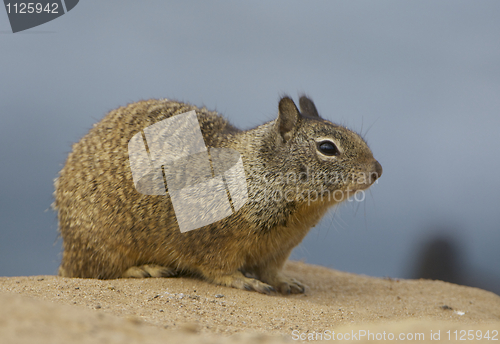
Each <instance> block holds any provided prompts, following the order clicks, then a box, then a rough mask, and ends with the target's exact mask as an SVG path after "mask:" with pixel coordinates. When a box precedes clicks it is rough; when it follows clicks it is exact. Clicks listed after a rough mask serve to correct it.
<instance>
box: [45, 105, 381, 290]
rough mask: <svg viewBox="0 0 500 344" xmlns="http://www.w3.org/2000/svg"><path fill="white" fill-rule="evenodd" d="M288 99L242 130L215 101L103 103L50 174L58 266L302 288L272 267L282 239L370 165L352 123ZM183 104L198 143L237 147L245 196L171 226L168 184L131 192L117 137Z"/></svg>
mask: <svg viewBox="0 0 500 344" xmlns="http://www.w3.org/2000/svg"><path fill="white" fill-rule="evenodd" d="M299 105H300V111H299V110H298V109H297V107H296V105H295V104H294V102H293V100H292V99H290V98H289V97H283V98H282V99H281V100H280V102H279V109H278V117H277V119H276V120H273V121H270V122H267V123H265V124H263V125H260V126H258V127H256V128H254V129H250V130H246V131H242V130H239V129H237V128H235V127H233V126H232V125H231V124H229V122H228V121H227V120H225V119H224V118H223V117H221V116H220V115H219V114H217V113H216V112H210V111H208V110H207V109H206V108H201V109H200V108H197V107H195V106H192V105H189V104H186V103H180V102H176V101H170V100H166V99H163V100H146V101H139V102H136V103H132V104H129V105H127V106H126V107H121V108H118V109H116V110H113V111H111V112H110V113H108V114H107V115H106V116H105V117H104V118H103V119H102V120H101V121H100V122H98V123H97V124H95V125H94V126H93V128H92V129H91V130H90V131H89V133H88V134H87V135H85V136H84V137H83V138H82V139H81V140H80V142H78V143H76V144H74V145H73V150H72V152H71V153H70V154H69V156H68V159H67V161H66V164H65V166H64V167H63V169H62V170H61V171H60V173H59V176H58V178H57V179H56V180H55V193H54V195H55V202H54V208H55V209H57V211H58V218H59V230H60V233H61V236H62V238H63V257H62V263H61V266H60V268H59V275H61V276H66V277H84V278H101V279H110V278H120V277H173V276H177V275H180V274H190V275H196V276H200V277H202V278H204V279H206V280H208V281H211V282H213V283H216V284H220V285H225V286H232V287H235V288H240V289H247V290H255V291H258V292H261V293H266V294H267V293H270V292H273V291H279V292H281V293H284V294H288V293H303V292H304V286H303V285H302V284H301V283H300V282H298V281H296V280H294V279H292V278H289V277H287V276H285V275H284V274H283V273H282V271H281V270H282V267H283V265H284V263H285V261H286V260H287V258H288V256H289V255H290V252H291V250H292V249H293V248H294V247H295V246H297V245H298V244H299V243H300V242H301V241H302V239H303V238H304V237H305V235H306V234H307V232H308V231H309V229H310V228H311V227H313V226H315V225H316V224H317V223H318V221H319V220H320V219H321V217H322V216H323V215H324V214H325V212H326V211H327V209H328V208H329V207H331V206H333V205H335V204H337V203H339V202H341V201H343V200H345V199H347V198H348V197H351V196H352V195H353V194H354V192H356V191H359V190H364V189H366V188H368V187H369V186H370V185H372V184H373V182H374V181H375V180H376V179H377V178H379V177H380V175H381V174H382V167H381V165H380V164H379V163H378V162H377V160H375V159H374V158H373V155H372V152H371V151H370V149H369V148H368V146H367V144H366V143H365V141H364V140H363V139H362V138H361V137H360V136H359V135H358V134H356V133H354V132H353V131H351V130H349V129H347V128H345V127H343V126H340V125H336V124H333V123H331V122H329V121H327V120H325V119H322V118H321V117H320V116H319V115H318V112H317V110H316V107H315V105H314V103H313V102H312V101H311V100H310V99H309V98H307V97H305V96H302V97H301V98H300V102H299ZM192 110H194V111H195V112H196V116H195V118H197V120H198V122H199V127H200V129H201V132H202V135H203V140H204V142H205V144H206V146H207V147H208V148H209V149H211V148H231V149H234V150H235V151H237V152H239V153H240V154H241V157H242V161H243V166H244V174H245V177H246V183H247V186H248V198H247V200H246V203H245V204H244V205H243V206H242V207H241V208H240V209H239V210H237V211H236V212H234V213H232V215H230V216H228V217H226V218H224V219H222V220H220V221H217V222H214V223H212V224H209V225H206V226H204V227H202V228H199V229H196V230H191V231H187V232H185V233H181V232H180V230H179V225H178V223H177V222H176V220H175V214H174V209H173V206H172V201H171V199H170V197H168V187H169V186H168V183H167V185H166V190H167V192H166V195H167V196H162V195H144V194H141V193H140V192H138V191H137V190H136V188H135V186H134V182H133V178H132V171H131V167H130V163H129V152H128V150H127V147H128V144H129V141H130V140H131V139H132V137H133V136H134V135H136V134H137V133H141V130H144V128H146V127H148V126H150V125H152V124H155V123H158V122H160V121H162V120H165V119H167V118H171V117H172V116H176V115H179V114H183V113H186V112H189V111H192ZM193 115H194V113H193Z"/></svg>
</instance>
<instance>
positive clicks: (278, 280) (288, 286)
mask: <svg viewBox="0 0 500 344" xmlns="http://www.w3.org/2000/svg"><path fill="white" fill-rule="evenodd" d="M268 283H269V284H271V285H272V286H273V287H274V289H276V290H277V291H279V292H280V293H282V294H286V295H288V294H302V293H304V291H305V287H304V285H303V284H302V283H300V282H299V281H297V280H296V279H294V278H291V277H287V276H285V275H283V274H278V275H277V276H276V277H275V278H273V279H272V281H269V282H268Z"/></svg>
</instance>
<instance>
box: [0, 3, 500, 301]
mask: <svg viewBox="0 0 500 344" xmlns="http://www.w3.org/2000/svg"><path fill="white" fill-rule="evenodd" d="M0 80H1V81H0V161H1V164H0V166H1V167H0V275H1V276H14V275H40V274H56V273H57V267H58V264H59V261H60V258H61V254H60V251H61V241H60V240H58V238H57V219H56V214H55V213H54V212H53V211H52V210H51V209H50V204H51V203H52V201H53V198H52V192H53V184H52V183H53V179H54V178H55V177H56V175H57V172H58V171H59V170H60V169H61V167H62V165H63V164H64V162H65V159H66V156H67V154H68V153H69V151H70V150H71V144H72V143H73V142H76V141H78V140H79V139H80V138H81V137H82V136H83V135H84V134H85V133H86V132H87V131H88V129H89V128H90V127H91V125H92V124H93V123H94V122H96V121H98V120H99V119H101V118H102V117H103V116H104V114H105V113H106V112H108V111H109V110H112V109H114V108H116V107H118V106H121V105H125V104H127V103H129V102H134V101H137V100H140V99H148V98H163V97H167V98H174V99H177V100H185V101H189V102H191V103H193V104H195V105H198V106H202V105H205V106H207V107H208V108H209V109H215V110H218V111H219V112H220V113H222V114H223V115H224V116H225V117H226V118H228V119H229V120H230V121H231V122H232V123H233V124H234V125H236V126H238V127H240V128H242V129H247V128H251V127H254V126H256V125H259V124H262V123H263V122H265V121H268V120H271V119H274V118H275V116H276V113H277V103H278V100H279V97H280V95H283V94H289V95H291V96H292V97H294V98H295V100H297V95H298V94H299V93H302V92H305V93H306V94H308V95H309V96H310V97H312V99H313V100H314V101H315V103H316V106H317V108H318V110H319V112H320V113H321V114H322V116H323V117H325V118H328V119H330V120H332V121H334V122H339V123H341V124H345V125H347V126H348V127H350V128H352V129H354V130H357V131H359V132H363V133H365V132H366V135H365V138H366V140H367V141H368V143H369V145H370V147H371V149H372V150H373V152H374V156H375V158H376V159H378V160H379V161H380V163H381V164H382V166H383V168H384V174H383V176H382V178H381V179H380V180H379V182H378V184H377V185H374V186H373V187H372V188H371V189H370V192H369V193H368V195H367V196H368V197H367V199H366V200H365V201H364V202H363V203H346V204H345V205H342V206H340V207H338V208H336V209H334V210H332V211H331V212H330V214H329V215H327V216H326V217H325V218H324V219H323V220H322V221H321V223H320V224H319V225H318V226H317V227H316V228H314V229H313V230H311V232H310V234H309V235H308V236H307V238H306V239H305V240H304V242H303V243H302V244H301V246H299V247H297V248H296V249H295V250H294V252H293V253H292V258H293V259H303V260H305V261H306V262H309V263H314V264H319V265H323V266H327V267H331V268H335V269H339V270H343V271H349V272H354V273H362V274H366V275H371V276H389V277H398V278H415V277H427V278H441V279H448V280H451V281H456V282H459V283H463V284H468V285H474V286H479V287H482V288H487V289H489V290H492V291H495V292H497V293H500V282H499V281H500V264H499V262H500V249H499V243H500V207H499V205H500V201H499V191H500V159H499V158H500V153H499V148H500V143H499V136H500V2H499V1H495V0H492V1H482V0H479V1H456V0H453V1H451V0H450V1H439V2H437V1H423V0H419V1H396V0H395V1H372V0H367V1H347V0H345V1H313V2H310V1H309V2H305V1H252V2H232V1H208V2H205V1H185V2H169V1H160V0H155V1H153V0H148V1H124V0H121V1H97V0H82V1H80V3H79V4H78V5H77V6H76V7H75V8H74V9H73V10H72V11H71V12H69V13H67V14H66V15H63V16H62V17H60V18H58V19H56V20H53V21H51V22H49V23H46V24H44V25H41V26H38V27H35V28H33V29H30V30H27V31H24V32H20V33H16V34H12V32H11V30H10V26H9V22H8V18H7V14H6V11H4V10H3V9H0ZM439 271H444V274H445V275H446V273H448V275H450V271H451V275H450V276H451V277H450V276H448V277H446V276H444V275H443V273H441V274H440V273H439Z"/></svg>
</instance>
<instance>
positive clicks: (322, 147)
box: [318, 141, 340, 156]
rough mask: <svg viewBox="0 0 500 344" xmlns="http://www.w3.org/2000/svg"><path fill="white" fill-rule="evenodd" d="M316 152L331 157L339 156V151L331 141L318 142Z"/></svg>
mask: <svg viewBox="0 0 500 344" xmlns="http://www.w3.org/2000/svg"><path fill="white" fill-rule="evenodd" d="M318 150H319V151H320V152H321V153H323V154H324V155H328V156H333V155H339V154H340V152H339V149H338V148H337V146H335V144H334V143H333V142H332V141H321V142H318Z"/></svg>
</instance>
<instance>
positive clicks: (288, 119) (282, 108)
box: [276, 97, 300, 142]
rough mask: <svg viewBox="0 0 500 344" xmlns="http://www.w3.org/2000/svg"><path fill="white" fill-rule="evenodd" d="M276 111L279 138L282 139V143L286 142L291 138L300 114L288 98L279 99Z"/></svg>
mask: <svg viewBox="0 0 500 344" xmlns="http://www.w3.org/2000/svg"><path fill="white" fill-rule="evenodd" d="M278 110H279V113H278V119H277V120H276V126H277V129H278V132H279V133H280V135H281V137H283V141H285V142H286V141H288V140H290V139H291V138H292V135H293V130H294V129H295V126H296V125H297V122H298V121H299V116H300V113H299V109H297V106H295V103H294V102H293V100H292V99H290V98H289V97H283V98H281V100H280V104H279V106H278Z"/></svg>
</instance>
